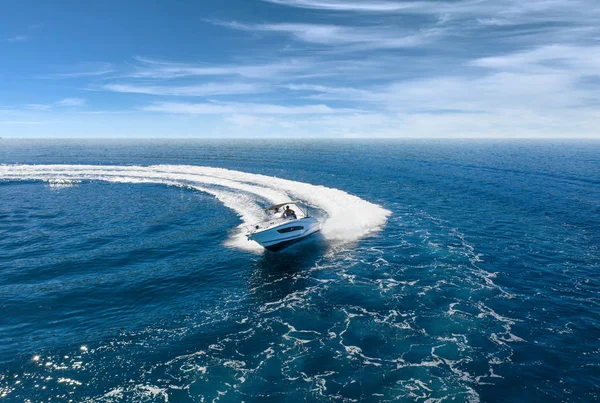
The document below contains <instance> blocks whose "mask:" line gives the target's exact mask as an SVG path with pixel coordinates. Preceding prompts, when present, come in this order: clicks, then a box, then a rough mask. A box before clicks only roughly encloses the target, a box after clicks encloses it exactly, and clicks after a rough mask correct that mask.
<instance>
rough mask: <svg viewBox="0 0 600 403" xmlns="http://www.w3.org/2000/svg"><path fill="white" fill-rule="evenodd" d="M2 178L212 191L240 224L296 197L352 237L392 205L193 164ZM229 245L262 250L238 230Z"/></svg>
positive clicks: (54, 168) (3, 169)
mask: <svg viewBox="0 0 600 403" xmlns="http://www.w3.org/2000/svg"><path fill="white" fill-rule="evenodd" d="M0 180H5V181H6V180H8V181H23V180H39V181H45V182H47V183H49V184H50V185H51V186H54V185H55V184H57V183H59V184H61V187H65V186H66V184H69V183H79V182H81V181H106V182H114V183H157V184H165V185H169V186H180V187H188V188H190V189H195V190H198V191H201V192H205V193H208V194H210V195H212V196H214V197H215V198H216V199H218V200H219V201H221V202H222V203H223V204H224V205H225V206H226V207H228V208H230V209H232V210H233V211H235V212H236V213H237V214H238V215H239V217H240V218H241V220H242V224H241V225H240V229H243V228H244V227H245V226H247V225H250V224H253V223H255V222H258V221H261V220H262V219H264V218H265V213H264V210H263V208H264V207H265V206H267V205H271V204H276V203H280V202H281V201H285V200H290V199H296V200H300V201H302V202H303V203H305V204H307V205H308V206H310V207H312V208H315V209H318V210H319V214H322V217H319V218H320V219H321V221H323V226H322V234H323V236H324V237H325V239H328V240H335V241H342V242H353V241H357V240H359V239H360V238H362V237H364V236H366V235H369V234H372V233H375V232H377V231H379V230H380V229H381V228H382V227H383V226H384V225H385V223H386V221H387V217H388V216H389V215H390V214H391V212H390V211H388V210H386V209H384V208H382V207H381V206H378V205H376V204H373V203H370V202H368V201H365V200H363V199H361V198H359V197H357V196H353V195H350V194H348V193H346V192H344V191H342V190H339V189H334V188H328V187H324V186H318V185H312V184H309V183H303V182H296V181H292V180H287V179H281V178H276V177H272V176H265V175H258V174H252V173H247V172H241V171H233V170H229V169H223V168H211V167H202V166H190V165H153V166H96V165H0ZM226 245H227V246H231V247H237V248H243V249H255V250H262V248H260V247H259V246H258V245H257V244H255V243H254V242H248V241H247V240H246V238H245V236H244V234H243V233H242V232H240V231H238V233H237V234H235V235H233V236H232V237H231V238H230V239H229V240H227V241H226Z"/></svg>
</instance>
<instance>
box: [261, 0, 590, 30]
mask: <svg viewBox="0 0 600 403" xmlns="http://www.w3.org/2000/svg"><path fill="white" fill-rule="evenodd" d="M263 1H265V2H269V3H274V4H279V5H283V6H289V7H298V8H308V9H315V10H329V11H346V12H354V13H380V14H383V13H398V14H420V15H434V16H445V17H446V18H450V19H452V18H457V17H459V18H474V19H479V20H480V21H481V22H482V23H484V24H490V25H507V24H514V23H524V22H525V20H528V21H535V20H537V21H542V20H543V21H566V20H573V19H574V16H577V19H578V20H581V19H586V20H588V21H592V18H593V16H594V15H597V14H598V13H597V11H596V10H595V7H594V5H595V0H528V1H521V0H495V1H491V0H488V1H481V0H480V1H474V0H461V1H454V0H438V1H384V0H382V1H379V0H374V1H373V0H361V1H356V0H354V1H353V0H263ZM590 11H591V14H590Z"/></svg>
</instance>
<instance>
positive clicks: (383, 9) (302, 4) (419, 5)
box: [263, 0, 440, 13]
mask: <svg viewBox="0 0 600 403" xmlns="http://www.w3.org/2000/svg"><path fill="white" fill-rule="evenodd" d="M263 1H266V2H269V3H274V4H280V5H283V6H291V7H299V8H311V9H316V10H331V11H359V12H374V13H388V12H394V11H406V12H407V11H413V12H415V11H416V12H418V10H419V9H421V10H423V9H430V8H431V7H435V6H436V5H438V6H439V5H440V3H439V2H425V1H405V2H393V1H338V0H263ZM421 12H422V11H421Z"/></svg>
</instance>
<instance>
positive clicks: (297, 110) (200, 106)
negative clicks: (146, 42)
mask: <svg viewBox="0 0 600 403" xmlns="http://www.w3.org/2000/svg"><path fill="white" fill-rule="evenodd" d="M140 109H141V110H144V111H147V112H164V113H175V114H188V115H247V114H250V115H322V114H328V115H330V114H347V113H356V112H357V111H356V110H353V109H342V108H332V107H329V106H327V105H323V104H320V105H295V106H285V105H274V104H255V103H179V102H160V103H155V104H152V105H148V106H145V107H142V108H140Z"/></svg>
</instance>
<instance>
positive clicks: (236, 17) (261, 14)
mask: <svg viewBox="0 0 600 403" xmlns="http://www.w3.org/2000/svg"><path fill="white" fill-rule="evenodd" d="M0 137H3V138H13V137H15V138H32V137H42V138H65V137H75V138H99V137H106V138H142V137H159V138H209V137H210V138H215V137H216V138H239V137H241V138H255V137H261V138H265V137H266V138H292V139H293V138H600V1H598V0H416V1H401V0H196V1H187V0H180V1H166V0H165V1H156V0H128V1H119V0H100V1H81V0H57V1H47V0H37V1H32V0H0Z"/></svg>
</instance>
